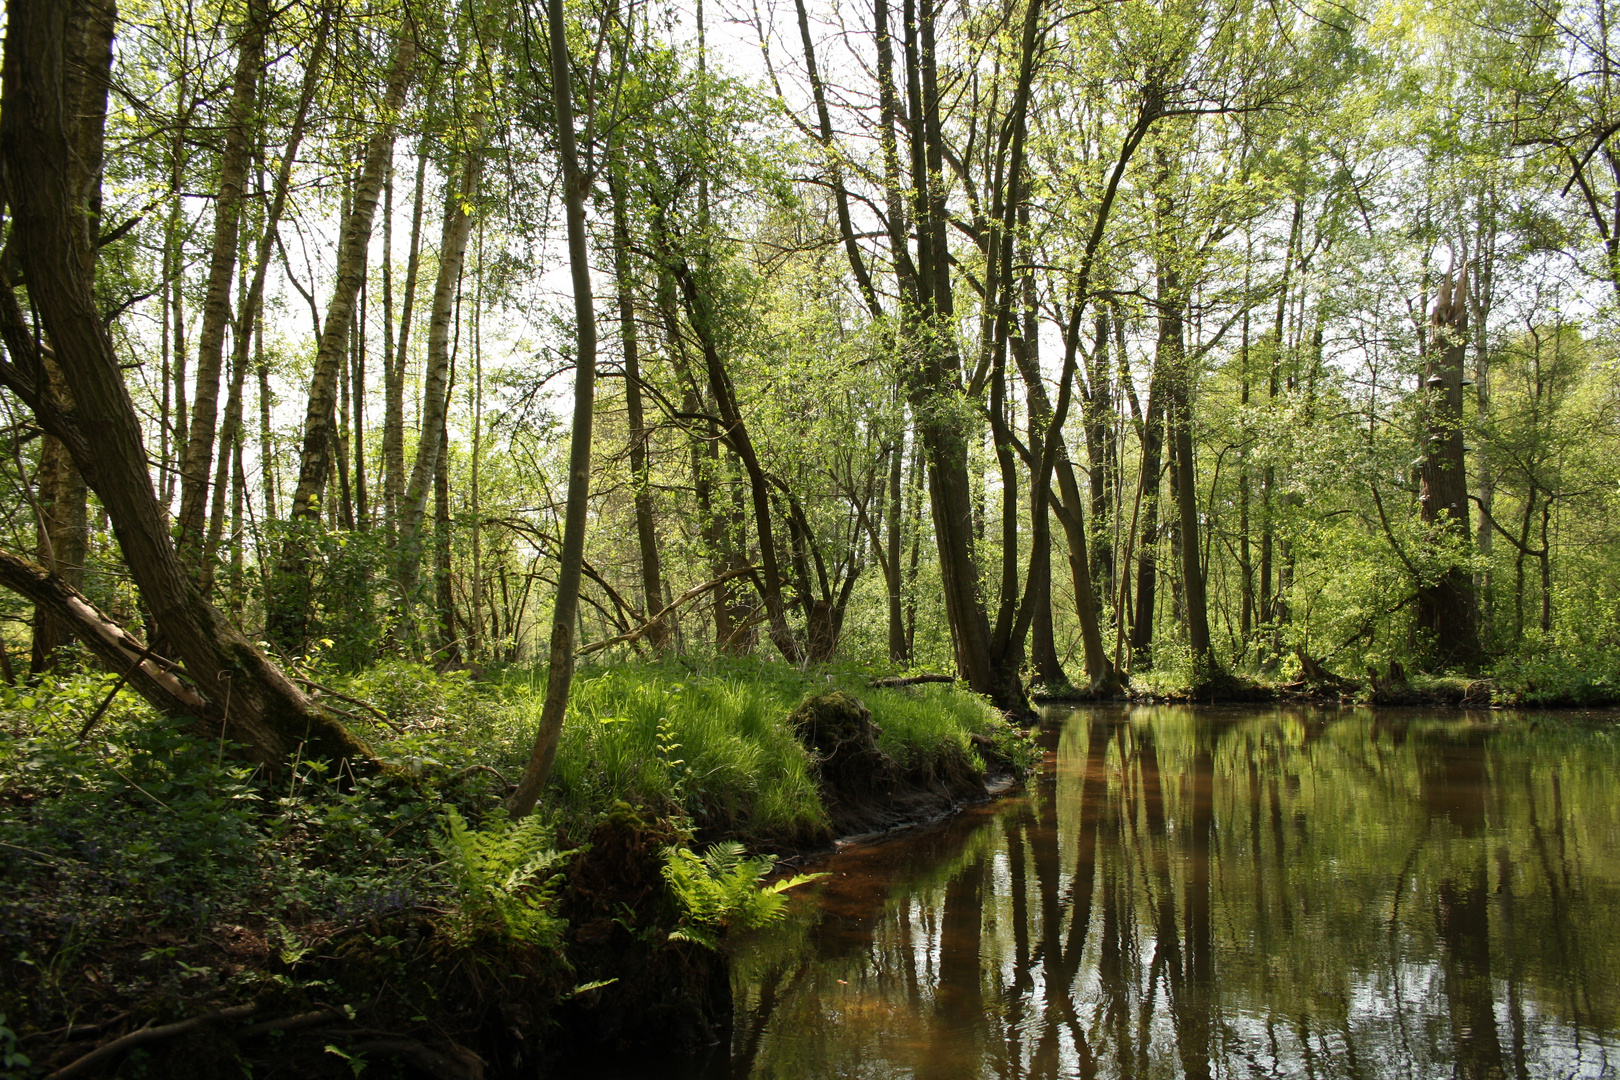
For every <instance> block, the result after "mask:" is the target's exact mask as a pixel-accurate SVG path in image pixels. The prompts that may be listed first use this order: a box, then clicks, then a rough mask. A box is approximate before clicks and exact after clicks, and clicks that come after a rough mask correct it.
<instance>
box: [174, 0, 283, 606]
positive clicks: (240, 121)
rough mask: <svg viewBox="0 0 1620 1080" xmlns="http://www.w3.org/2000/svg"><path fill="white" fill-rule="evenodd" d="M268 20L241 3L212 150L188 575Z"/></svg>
mask: <svg viewBox="0 0 1620 1080" xmlns="http://www.w3.org/2000/svg"><path fill="white" fill-rule="evenodd" d="M269 22H270V10H269V4H268V2H267V0H249V2H248V5H247V21H246V23H245V24H244V25H243V27H242V35H241V37H240V39H239V40H238V42H237V59H236V74H235V77H234V78H233V80H232V89H231V107H230V119H229V120H228V121H227V124H226V128H225V148H224V151H223V153H222V154H221V155H220V164H219V190H218V192H217V193H216V195H215V197H214V245H213V252H212V255H211V256H210V258H209V263H208V291H207V293H206V294H205V297H204V300H203V315H202V327H201V329H200V330H199V331H198V334H197V392H196V395H195V397H194V398H193V401H192V407H191V433H190V440H189V443H188V445H187V447H186V453H185V458H184V468H183V469H182V471H181V474H180V516H179V519H178V520H177V522H176V526H177V533H178V536H179V545H180V556H181V558H182V559H184V560H185V562H186V564H187V565H188V566H189V567H190V568H191V571H192V573H194V574H200V572H201V561H202V558H203V549H204V547H205V545H206V541H205V539H204V527H205V523H206V515H207V512H208V477H209V473H210V471H211V470H212V468H213V464H214V435H215V430H214V425H215V423H216V422H217V420H218V410H219V379H220V372H221V368H222V366H223V363H224V353H225V328H226V325H227V324H228V323H229V322H230V319H231V279H232V278H234V277H235V276H236V249H237V235H238V231H239V229H240V227H241V220H242V193H243V190H244V188H245V187H246V183H247V167H248V158H249V155H250V153H251V151H252V145H251V139H250V136H251V130H250V129H251V128H252V126H253V119H254V116H253V113H254V108H255V106H256V104H257V101H258V86H259V78H260V75H261V69H262V68H263V67H264V35H265V31H266V29H267V27H268V24H269ZM221 456H222V457H223V456H224V455H223V454H222V455H221ZM210 577H211V575H210ZM204 591H205V592H206V591H207V589H206V588H205V589H204Z"/></svg>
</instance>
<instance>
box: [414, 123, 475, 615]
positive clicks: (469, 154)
mask: <svg viewBox="0 0 1620 1080" xmlns="http://www.w3.org/2000/svg"><path fill="white" fill-rule="evenodd" d="M478 130H479V133H480V134H482V132H483V125H482V123H480V124H479V125H478ZM483 168H484V155H483V150H482V148H481V147H473V148H472V149H469V150H468V151H466V159H465V161H464V162H463V163H462V172H461V177H460V180H459V181H458V182H457V183H455V184H452V185H451V186H450V190H449V191H448V192H447V194H446V197H445V204H444V227H443V230H442V232H441V234H440V240H439V276H438V279H437V280H436V281H435V282H434V285H433V309H432V316H431V321H430V322H429V323H428V344H427V353H428V358H427V377H426V379H425V380H424V386H423V389H422V425H421V430H422V434H421V438H420V439H419V440H418V441H417V444H416V462H415V465H414V466H413V467H412V469H411V482H410V484H409V486H408V487H406V489H405V494H404V498H403V499H402V500H401V502H400V513H399V544H398V559H399V562H398V574H397V576H398V580H399V588H400V598H401V603H402V604H403V608H404V612H405V614H406V617H407V619H408V618H409V613H410V610H411V608H412V606H413V605H414V604H415V602H416V599H415V598H416V590H417V585H418V580H417V579H418V572H419V569H420V567H421V560H422V520H423V518H424V517H425V516H426V513H427V499H428V491H429V489H430V487H431V485H432V484H433V476H434V469H435V468H436V467H437V465H438V462H439V453H440V450H441V446H442V438H443V433H444V425H445V414H446V412H447V411H448V408H449V402H450V386H449V381H450V330H451V326H452V324H453V323H454V322H455V308H456V294H457V290H458V286H459V285H460V283H461V268H462V266H463V264H464V262H465V260H466V256H467V241H468V239H469V237H470V236H471V235H472V215H471V214H469V213H468V212H467V211H468V206H469V203H470V201H471V200H472V199H473V198H475V197H476V196H477V192H478V184H479V179H480V177H481V176H482V175H483Z"/></svg>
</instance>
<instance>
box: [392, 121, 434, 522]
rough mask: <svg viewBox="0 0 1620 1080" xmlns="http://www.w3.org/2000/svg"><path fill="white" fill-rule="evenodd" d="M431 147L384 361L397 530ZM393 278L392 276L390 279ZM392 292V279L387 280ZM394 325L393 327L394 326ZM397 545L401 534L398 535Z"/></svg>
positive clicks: (423, 149) (419, 172) (421, 169)
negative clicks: (396, 322)
mask: <svg viewBox="0 0 1620 1080" xmlns="http://www.w3.org/2000/svg"><path fill="white" fill-rule="evenodd" d="M427 158H428V156H427V146H426V142H425V140H424V143H423V145H422V146H420V147H418V148H417V154H416V192H415V194H414V195H413V196H412V199H411V239H410V252H409V254H407V255H406V257H405V291H404V293H403V294H402V295H401V298H400V316H399V340H398V343H397V344H395V343H394V339H393V337H392V331H390V337H389V339H388V340H389V343H390V344H391V345H392V348H391V349H390V350H389V354H388V355H387V356H386V357H384V358H383V378H384V383H385V385H384V390H383V393H384V396H385V398H386V401H385V402H384V404H383V474H384V477H385V479H384V482H383V483H384V486H383V498H384V500H385V501H386V505H387V514H388V527H389V529H390V530H396V529H397V525H398V521H399V505H400V503H401V501H403V499H404V498H405V361H406V358H407V357H408V356H409V355H410V344H411V314H412V311H413V309H414V307H415V303H416V274H417V270H418V268H419V267H420V265H421V250H422V249H421V241H422V191H423V186H424V184H425V182H426V179H427ZM390 276H391V275H390ZM383 284H384V287H385V288H389V287H390V284H389V277H385V278H384V279H383ZM383 306H384V307H385V308H387V309H388V311H387V312H386V318H388V319H392V318H393V302H392V300H391V299H389V298H388V294H387V293H385V294H384V300H383ZM390 325H392V324H391V323H390ZM396 543H397V533H396Z"/></svg>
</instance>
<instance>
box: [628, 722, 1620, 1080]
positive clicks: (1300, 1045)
mask: <svg viewBox="0 0 1620 1080" xmlns="http://www.w3.org/2000/svg"><path fill="white" fill-rule="evenodd" d="M1044 737H1045V739H1046V744H1047V746H1048V749H1049V753H1048V755H1047V760H1046V764H1045V767H1044V771H1043V773H1042V774H1041V775H1040V776H1039V777H1036V778H1032V780H1031V782H1030V784H1029V785H1028V790H1027V792H1026V793H1025V794H1024V795H1022V796H1020V797H1017V798H1013V799H1007V800H1003V801H1001V802H999V803H996V804H993V805H991V806H987V807H981V808H977V809H975V810H973V811H970V812H968V813H966V814H964V815H962V816H960V817H959V818H957V819H955V820H954V821H952V822H950V823H948V824H946V825H943V826H940V827H936V828H933V829H929V830H923V831H918V832H915V833H913V834H910V835H903V836H901V837H898V838H896V839H893V840H890V841H886V842H882V843H878V844H872V845H868V846H864V847H859V848H852V849H850V850H849V851H846V852H844V853H842V854H840V855H838V856H835V857H834V858H833V859H832V860H830V861H829V862H828V864H827V865H826V867H824V869H826V870H828V871H829V872H830V874H831V876H830V877H828V878H827V879H825V880H824V882H823V883H822V884H821V885H820V887H819V888H818V889H817V890H815V891H813V892H808V893H807V894H806V895H805V896H804V897H801V898H800V899H799V900H798V901H797V905H798V906H797V908H796V914H795V917H794V919H792V920H791V921H790V922H789V923H787V924H786V925H784V926H782V927H780V928H778V929H776V930H773V931H772V932H770V933H769V934H766V935H763V936H761V937H759V938H756V939H754V940H751V941H748V942H744V943H741V953H740V955H739V963H738V972H737V1010H738V1011H737V1024H736V1035H735V1038H734V1040H733V1044H732V1047H731V1052H730V1055H729V1059H728V1060H725V1061H718V1060H717V1061H715V1062H712V1063H711V1064H710V1066H709V1067H708V1069H707V1070H706V1072H707V1074H708V1075H716V1076H718V1075H729V1076H731V1077H735V1078H738V1080H741V1078H743V1077H781V1078H790V1077H873V1078H886V1077H919V1078H930V1080H934V1078H950V1080H956V1078H968V1077H997V1078H1001V1077H1005V1078H1014V1077H1018V1078H1022V1077H1030V1078H1035V1077H1058V1076H1080V1077H1092V1076H1096V1077H1122V1078H1137V1077H1156V1076H1185V1077H1189V1078H1193V1077H1218V1076H1232V1075H1240V1076H1249V1075H1256V1076H1300V1077H1350V1078H1357V1077H1382V1076H1399V1077H1429V1076H1435V1077H1453V1076H1454V1077H1463V1078H1485V1077H1507V1076H1509V1075H1512V1076H1515V1077H1531V1076H1549V1075H1557V1076H1594V1077H1596V1076H1614V1075H1616V1072H1615V1070H1616V1069H1617V1068H1620V990H1617V986H1616V984H1617V982H1620V980H1616V979H1614V978H1613V977H1612V973H1613V972H1615V971H1620V928H1617V926H1616V921H1615V919H1614V913H1615V912H1616V911H1617V910H1620V903H1617V902H1620V850H1617V848H1620V845H1616V844H1615V842H1614V841H1615V838H1616V837H1620V800H1616V799H1615V798H1614V795H1613V783H1614V780H1613V778H1614V776H1615V774H1616V769H1615V766H1616V765H1617V764H1620V744H1617V742H1616V740H1615V737H1614V736H1613V735H1611V734H1610V732H1609V729H1608V727H1607V726H1591V725H1587V726H1582V725H1579V724H1575V723H1572V722H1566V721H1548V722H1543V723H1540V724H1532V723H1529V722H1527V721H1525V720H1523V719H1521V718H1513V719H1503V718H1499V717H1469V716H1462V715H1457V714H1453V715H1450V716H1444V717H1435V716H1423V715H1419V714H1414V715H1412V716H1410V717H1405V718H1401V719H1399V720H1395V721H1391V720H1390V719H1388V718H1387V716H1386V717H1383V718H1379V719H1375V718H1373V717H1372V716H1371V715H1370V714H1366V713H1307V712H1289V711H1266V712H1263V713H1254V712H1246V713H1239V712H1232V711H1218V712H1197V711H1194V710H1188V709H1171V708H1154V709H1131V710H1120V709H1111V710H1104V709H1091V710H1084V711H1076V712H1072V713H1067V714H1062V715H1055V716H1053V717H1051V718H1049V720H1048V723H1047V726H1046V729H1045V731H1044ZM718 1056H721V1055H717V1057H718ZM641 1074H642V1075H646V1072H645V1069H644V1068H643V1069H642V1070H641Z"/></svg>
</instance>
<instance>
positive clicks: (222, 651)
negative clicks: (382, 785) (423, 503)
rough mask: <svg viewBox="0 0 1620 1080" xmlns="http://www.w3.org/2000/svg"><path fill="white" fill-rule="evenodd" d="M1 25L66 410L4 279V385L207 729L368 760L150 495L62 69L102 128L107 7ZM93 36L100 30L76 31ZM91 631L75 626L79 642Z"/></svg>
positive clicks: (43, 313) (7, 159) (13, 171)
mask: <svg viewBox="0 0 1620 1080" xmlns="http://www.w3.org/2000/svg"><path fill="white" fill-rule="evenodd" d="M7 19H8V25H7V28H6V44H5V63H4V88H3V98H0V162H3V164H4V169H5V176H6V181H7V196H8V198H9V201H10V204H11V214H12V227H13V234H12V242H11V247H12V250H13V251H15V252H16V254H17V257H18V261H19V262H20V264H21V266H22V270H23V273H24V274H25V276H26V282H27V286H28V299H29V302H30V304H31V306H32V307H33V308H34V309H35V310H36V311H37V312H38V313H39V318H40V322H41V324H42V328H43V330H44V333H45V337H46V339H47V340H48V341H49V342H50V344H51V346H52V347H53V348H54V350H55V353H56V356H57V357H58V360H59V362H60V364H61V367H62V373H63V378H64V381H65V382H66V385H67V387H68V389H69V391H70V392H71V393H72V395H73V404H72V406H71V408H64V407H63V406H62V403H61V402H60V401H59V400H58V399H56V398H55V397H54V396H53V395H51V393H50V391H49V388H48V385H47V384H46V383H45V382H44V380H43V370H42V365H43V358H42V356H41V354H40V352H41V351H40V350H39V349H37V348H36V347H35V344H34V340H35V339H34V338H33V335H32V334H31V333H30V328H29V326H28V324H27V322H26V321H25V320H24V318H23V314H22V309H21V307H20V305H19V304H18V303H17V298H16V295H15V293H14V292H13V290H12V287H11V283H10V282H9V281H0V332H3V333H4V338H5V344H6V347H7V350H8V352H9V353H10V358H9V359H8V360H7V361H4V362H0V380H3V381H4V382H5V384H6V385H7V387H8V388H9V389H11V390H12V391H13V392H15V393H16V394H17V395H18V396H19V397H20V398H22V399H23V401H24V402H26V403H27V404H28V405H29V407H30V408H31V409H33V411H34V414H35V416H36V417H37V418H38V420H39V422H40V424H41V426H42V427H44V428H45V429H46V430H47V431H49V432H51V434H53V435H55V436H56V437H57V438H59V439H61V440H62V442H63V444H64V445H65V446H66V447H67V449H68V451H69V452H70V453H71V454H72V455H73V459H74V461H75V462H76V463H77V464H78V466H79V470H80V472H81V473H83V475H84V477H85V480H86V481H87V482H88V483H89V484H90V486H91V488H92V489H94V491H95V492H96V494H97V495H98V496H99V497H100V499H101V502H102V505H103V506H104V507H105V508H106V511H107V515H108V517H109V519H110V520H111V522H112V527H113V531H114V533H115V535H116V536H117V539H118V543H119V546H120V548H121V549H122V551H123V554H124V559H125V562H126V563H127V565H128V567H129V571H130V576H131V577H132V578H133V579H134V581H135V584H136V586H137V587H138V588H139V589H140V593H141V600H142V602H143V603H144V604H145V605H146V607H147V609H148V610H149V611H150V612H151V615H152V618H153V621H154V622H155V624H156V625H157V627H158V628H159V630H160V631H161V632H162V634H163V637H164V639H165V641H166V642H167V643H168V645H169V647H170V648H171V649H172V651H173V654H174V658H175V659H177V660H178V661H179V662H180V663H181V664H182V665H183V667H184V671H185V674H186V677H187V678H189V679H190V680H191V681H192V684H193V685H192V686H191V687H190V690H191V692H192V693H193V694H194V695H195V696H196V698H197V699H198V700H199V701H200V702H201V705H200V707H197V708H195V709H193V710H192V712H193V715H199V714H200V716H201V718H202V719H203V721H205V722H206V723H208V724H210V725H212V726H213V727H214V728H215V730H218V728H219V725H220V724H221V723H223V724H224V732H225V734H228V735H229V736H230V737H231V738H233V739H235V740H238V741H240V742H242V743H245V744H246V745H247V752H248V756H249V757H251V758H252V759H254V760H256V761H258V762H260V763H263V764H265V765H267V766H269V767H271V768H276V767H278V766H279V765H280V764H281V763H282V762H283V761H284V759H285V758H286V757H288V756H290V755H291V754H293V753H294V752H296V751H298V750H300V748H301V749H302V752H303V753H304V754H305V755H306V756H309V755H318V756H325V757H336V758H342V757H349V758H368V757H369V752H368V751H367V750H366V748H365V746H364V745H363V744H361V743H360V742H358V741H357V740H356V739H354V738H353V737H352V736H351V735H349V733H348V732H347V731H345V730H344V728H343V726H342V725H341V724H339V723H338V722H337V721H336V720H334V719H333V718H332V717H331V716H330V715H328V714H327V713H325V712H323V711H322V710H320V709H319V708H317V707H316V706H315V705H314V704H312V703H311V702H310V701H309V699H308V698H306V697H305V696H304V695H303V694H302V693H301V692H300V691H299V690H298V688H297V687H296V686H294V685H293V683H292V682H291V681H290V680H289V679H288V678H287V677H286V676H285V675H284V674H282V672H281V671H280V669H278V668H277V667H276V666H275V665H274V664H272V663H270V662H269V661H268V660H266V659H265V657H264V655H263V654H262V653H260V652H259V651H258V650H257V649H256V648H254V647H253V645H252V644H251V643H250V642H249V641H248V640H247V639H246V638H244V637H243V636H242V635H241V634H240V633H238V632H237V630H236V629H235V628H234V627H233V626H231V624H230V623H229V622H228V621H227V620H226V619H225V618H224V617H223V616H222V615H221V614H220V613H219V612H218V611H217V610H215V609H214V607H213V606H212V605H211V604H209V603H208V601H207V599H206V598H205V597H204V596H203V595H202V593H201V592H199V591H198V589H197V587H196V585H195V584H194V582H193V581H192V579H191V576H190V574H189V573H188V572H187V570H186V568H185V566H184V565H183V564H182V562H181V560H180V557H179V555H178V554H177V553H176V551H175V548H174V544H173V542H172V540H171V539H170V536H169V531H168V522H167V520H166V515H165V514H164V513H163V510H162V508H161V507H160V506H159V505H158V501H157V498H156V496H155V494H154V492H153V490H152V480H151V474H150V473H149V471H148V467H147V460H148V459H147V454H146V447H145V444H144V442H143V439H142V433H141V424H140V420H139V418H138V417H137V415H136V412H135V407H134V404H133V402H132V401H131V399H130V396H129V392H128V390H127V388H126V387H125V385H124V378H123V371H122V368H121V365H120V362H119V357H118V354H117V352H116V350H115V349H114V347H113V343H112V338H111V336H110V335H109V333H108V331H107V328H106V325H105V323H104V322H103V320H102V316H101V312H100V310H99V309H98V308H97V306H96V300H95V295H94V292H93V290H92V282H91V276H90V273H89V271H88V269H87V268H90V267H93V266H94V262H95V240H94V237H93V236H92V234H91V231H90V227H89V218H88V216H87V214H86V213H85V208H86V206H87V205H89V204H88V203H87V202H86V200H85V199H84V198H83V192H82V191H81V190H76V188H75V185H74V183H73V180H72V178H73V175H74V169H75V167H76V166H77V165H80V164H82V163H83V161H84V159H85V156H86V154H87V149H86V148H87V146H88V145H91V144H92V142H93V144H94V152H95V153H96V154H97V155H98V156H99V135H100V125H99V123H97V124H95V125H93V126H94V129H95V138H94V140H89V139H84V138H79V139H75V138H73V134H75V133H76V132H77V131H78V130H83V129H84V128H85V127H86V126H87V125H86V121H85V119H84V117H85V111H84V109H83V107H82V106H80V107H79V108H78V110H77V111H74V110H73V109H72V108H71V107H70V105H69V102H70V101H73V102H74V103H75V104H76V105H77V104H78V102H79V101H80V100H82V99H77V98H73V97H72V96H70V94H69V93H68V92H67V90H68V88H69V87H70V86H71V85H72V76H71V75H70V72H72V73H73V74H74V75H77V74H78V72H79V71H83V72H84V73H85V74H84V75H83V76H81V77H82V78H84V79H86V80H93V81H94V83H95V85H97V86H98V87H99V95H95V96H96V97H97V99H98V100H99V108H98V109H95V110H93V111H94V112H95V115H96V116H97V117H100V116H104V115H105V102H106V97H105V95H106V88H107V82H108V68H109V64H110V60H111V49H110V47H108V46H109V43H110V40H111V35H112V30H113V20H114V15H113V12H112V10H111V5H110V4H107V3H104V2H103V0H90V2H82V0H81V2H79V3H73V4H61V3H55V2H45V0H13V2H12V3H11V4H10V6H9V8H8V11H7ZM87 25H88V26H90V27H93V28H94V31H95V32H94V33H92V34H84V33H83V29H84V27H85V26H87ZM75 28H77V29H78V30H79V31H80V33H79V34H77V35H76V34H75V33H74V32H73V31H74V30H75ZM86 38H90V39H92V41H91V43H90V44H89V45H87V44H86V40H85V39H86ZM70 124H72V125H74V126H73V127H72V128H70ZM34 599H35V600H36V602H38V601H40V600H41V596H40V595H36V596H35V597H34ZM93 622H94V620H86V621H85V623H83V624H82V625H84V626H85V627H86V630H87V632H88V630H89V629H90V627H91V626H92V625H93ZM132 654H133V655H139V651H138V650H132Z"/></svg>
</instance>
